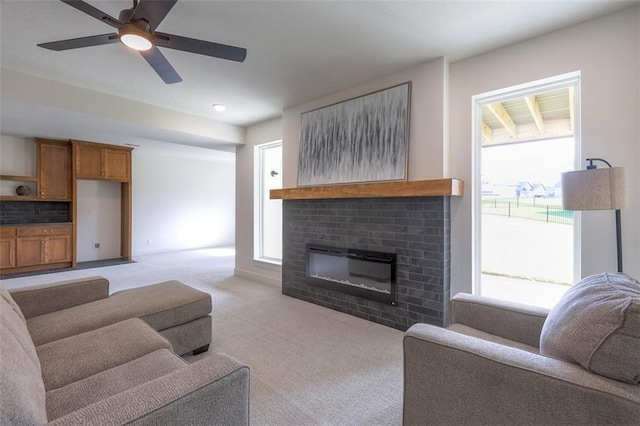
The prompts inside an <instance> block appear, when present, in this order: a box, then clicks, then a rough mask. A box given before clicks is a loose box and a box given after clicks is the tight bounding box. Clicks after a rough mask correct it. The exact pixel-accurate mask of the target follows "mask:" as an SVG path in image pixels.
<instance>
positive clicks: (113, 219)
mask: <svg viewBox="0 0 640 426" xmlns="http://www.w3.org/2000/svg"><path fill="white" fill-rule="evenodd" d="M77 191H78V198H77V200H78V202H77V216H76V221H77V231H78V234H77V237H76V244H77V245H76V247H77V259H78V262H87V261H90V260H102V259H117V258H119V257H120V204H121V203H120V182H106V181H98V180H79V181H78V183H77ZM95 243H100V248H99V249H96V248H95V247H94V244H95Z"/></svg>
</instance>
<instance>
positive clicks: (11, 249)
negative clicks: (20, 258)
mask: <svg viewBox="0 0 640 426" xmlns="http://www.w3.org/2000/svg"><path fill="white" fill-rule="evenodd" d="M15 266H16V228H15V227H14V226H3V227H0V270H3V269H7V268H15Z"/></svg>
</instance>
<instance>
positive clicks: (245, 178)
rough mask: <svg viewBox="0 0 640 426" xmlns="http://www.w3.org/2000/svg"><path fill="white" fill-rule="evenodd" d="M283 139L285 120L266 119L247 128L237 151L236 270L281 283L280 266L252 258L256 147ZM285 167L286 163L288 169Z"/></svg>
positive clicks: (260, 278) (257, 278) (262, 280)
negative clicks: (244, 140) (245, 139)
mask: <svg viewBox="0 0 640 426" xmlns="http://www.w3.org/2000/svg"><path fill="white" fill-rule="evenodd" d="M280 139H282V120H281V119H280V118H277V119H275V120H270V121H266V122H264V123H260V124H256V125H254V126H251V127H249V128H248V129H247V142H246V143H245V145H244V146H242V147H239V148H238V150H237V152H236V223H237V224H238V226H237V227H236V268H235V274H236V275H240V276H244V277H247V278H251V279H254V280H257V281H261V282H265V283H268V284H273V285H280V283H281V279H282V277H281V267H280V266H276V265H271V264H267V263H263V262H257V261H254V260H253V247H254V245H253V232H254V230H253V228H254V218H253V200H254V194H253V183H254V176H253V174H254V173H253V172H254V165H253V164H254V163H253V161H254V158H253V154H254V149H253V147H254V146H256V145H258V144H261V143H267V142H273V141H277V140H280ZM286 167H287V166H283V168H284V171H285V172H286Z"/></svg>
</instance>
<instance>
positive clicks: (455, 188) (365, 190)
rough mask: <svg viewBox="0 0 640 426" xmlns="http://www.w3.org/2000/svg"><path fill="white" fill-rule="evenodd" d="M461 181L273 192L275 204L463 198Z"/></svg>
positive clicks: (370, 184)
mask: <svg viewBox="0 0 640 426" xmlns="http://www.w3.org/2000/svg"><path fill="white" fill-rule="evenodd" d="M463 191H464V182H463V181H461V180H460V179H452V178H447V179H429V180H414V181H395V182H382V183H377V182H374V183H356V184H349V185H327V186H306V187H301V188H285V189H272V190H271V192H270V197H269V198H271V199H272V200H312V199H328V198H387V197H442V196H445V197H461V196H462V193H463Z"/></svg>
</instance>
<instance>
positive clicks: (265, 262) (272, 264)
mask: <svg viewBox="0 0 640 426" xmlns="http://www.w3.org/2000/svg"><path fill="white" fill-rule="evenodd" d="M253 264H254V265H255V266H257V267H259V268H266V269H273V270H274V271H279V270H280V269H281V268H282V261H281V260H275V259H253Z"/></svg>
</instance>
